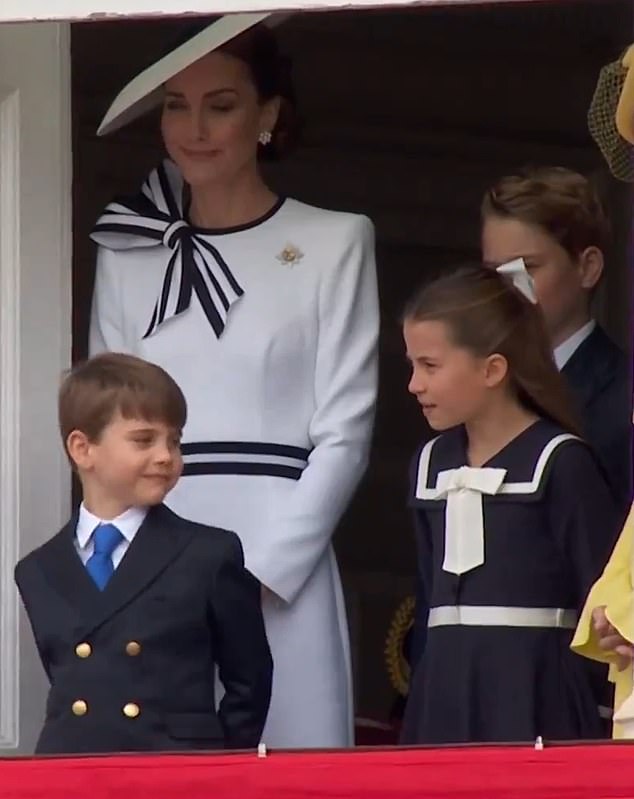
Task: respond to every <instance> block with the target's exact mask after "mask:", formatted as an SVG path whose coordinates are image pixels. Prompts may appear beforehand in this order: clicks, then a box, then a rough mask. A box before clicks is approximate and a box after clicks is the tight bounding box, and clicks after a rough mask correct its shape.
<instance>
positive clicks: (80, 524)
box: [76, 502, 147, 549]
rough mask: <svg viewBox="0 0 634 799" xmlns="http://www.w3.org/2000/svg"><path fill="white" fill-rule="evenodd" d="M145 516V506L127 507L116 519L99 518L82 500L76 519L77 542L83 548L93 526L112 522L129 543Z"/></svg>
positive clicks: (92, 530)
mask: <svg viewBox="0 0 634 799" xmlns="http://www.w3.org/2000/svg"><path fill="white" fill-rule="evenodd" d="M146 516H147V508H138V507H133V508H128V509H127V510H125V511H124V512H123V513H122V514H120V515H119V516H117V518H116V519H100V518H99V517H98V516H95V514H94V513H91V512H90V511H89V510H88V508H87V507H86V506H85V505H84V503H83V502H82V503H81V505H80V507H79V518H78V520H77V531H76V535H77V543H78V544H79V546H80V547H81V548H82V549H84V548H85V547H86V546H88V543H89V541H90V539H91V537H92V534H93V532H94V531H95V528H96V527H98V526H99V525H100V524H104V522H108V523H110V524H114V525H115V527H117V528H118V529H119V530H120V531H121V535H122V536H123V537H124V538H125V539H126V541H127V542H128V543H129V544H131V543H132V539H133V538H134V536H135V535H136V534H137V531H138V529H139V527H140V526H141V525H142V524H143V521H144V520H145V517H146Z"/></svg>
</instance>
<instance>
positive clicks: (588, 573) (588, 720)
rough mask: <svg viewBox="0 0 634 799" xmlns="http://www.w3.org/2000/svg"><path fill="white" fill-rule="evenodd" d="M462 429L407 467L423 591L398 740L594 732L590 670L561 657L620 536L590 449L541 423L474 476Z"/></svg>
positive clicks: (597, 731)
mask: <svg viewBox="0 0 634 799" xmlns="http://www.w3.org/2000/svg"><path fill="white" fill-rule="evenodd" d="M466 464H467V440H466V433H465V431H464V429H463V428H457V429H455V430H452V431H449V432H447V433H445V434H443V435H441V436H439V437H438V438H436V439H434V440H433V441H430V442H428V443H427V444H426V445H425V446H424V447H423V448H422V450H421V451H420V453H419V456H418V457H417V459H416V461H415V469H414V473H413V486H412V504H413V508H414V514H415V521H416V536H417V546H418V559H419V563H418V571H419V581H420V583H419V591H418V599H417V610H416V620H415V633H414V638H415V650H416V653H420V654H417V659H416V660H415V662H414V663H413V668H412V678H411V683H410V694H409V700H408V704H407V708H406V712H405V718H404V722H403V731H402V741H403V743H408V744H413V743H425V744H442V743H467V742H513V741H518V742H520V741H526V742H529V741H530V742H533V741H535V739H536V738H537V737H538V736H542V737H543V738H544V739H550V740H565V739H578V738H599V737H602V736H603V735H604V730H603V724H602V721H601V718H600V716H599V710H598V702H597V695H598V691H597V689H596V686H595V685H593V674H592V672H591V670H589V669H588V668H587V666H586V663H585V661H584V660H583V659H582V658H580V657H578V656H577V655H575V654H573V653H572V652H570V650H569V644H570V640H571V637H572V634H573V631H574V627H575V625H576V620H577V614H578V612H579V610H580V608H581V606H582V604H583V601H584V599H585V597H586V594H587V592H588V590H589V589H590V586H591V585H592V583H593V582H594V580H595V579H596V578H597V576H598V575H599V574H600V572H601V569H602V567H603V565H604V563H605V561H606V559H607V557H608V555H609V552H610V549H611V545H612V543H613V542H614V540H615V536H616V534H617V532H618V519H619V512H618V509H617V508H616V507H615V504H614V501H613V499H612V497H611V494H610V491H609V489H608V487H607V485H606V483H605V481H604V479H603V477H602V473H601V471H600V468H599V467H598V466H597V464H596V462H595V460H594V457H593V455H592V454H591V451H590V449H589V448H588V447H587V446H586V444H585V443H583V442H582V441H580V440H579V439H577V438H575V437H573V436H570V435H568V434H566V433H565V432H564V431H563V430H561V429H560V428H559V427H557V426H556V425H554V424H553V423H551V422H548V421H544V420H539V421H537V422H535V423H534V424H533V425H532V426H530V427H529V428H528V429H527V430H525V431H524V432H523V433H522V434H520V435H519V436H518V437H517V438H515V439H514V440H513V441H511V442H510V443H509V444H508V445H507V446H506V447H504V448H503V449H502V450H501V451H500V452H499V453H498V454H497V455H495V456H494V457H493V458H492V459H491V460H490V461H489V462H488V463H487V464H485V465H484V467H483V468H481V469H473V468H470V467H468V466H467V465H466Z"/></svg>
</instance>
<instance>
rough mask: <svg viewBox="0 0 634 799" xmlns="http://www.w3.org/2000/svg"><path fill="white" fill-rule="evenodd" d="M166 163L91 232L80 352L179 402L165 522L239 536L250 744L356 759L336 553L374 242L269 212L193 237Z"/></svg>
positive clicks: (362, 453) (365, 427)
mask: <svg viewBox="0 0 634 799" xmlns="http://www.w3.org/2000/svg"><path fill="white" fill-rule="evenodd" d="M182 195H183V192H182V181H181V178H180V175H179V173H178V171H177V170H176V167H175V166H174V165H173V164H172V163H171V162H164V163H163V164H162V165H161V166H160V167H159V168H158V170H155V171H154V172H153V173H152V175H150V177H149V178H148V180H147V181H146V183H145V184H144V187H143V190H142V194H141V195H139V196H138V197H136V198H128V199H127V200H122V201H115V202H114V203H112V204H111V205H110V206H108V208H107V209H106V211H105V212H104V215H103V216H102V217H101V219H100V220H99V222H98V224H97V226H96V228H95V230H94V232H93V238H94V239H95V240H96V241H97V243H98V244H99V245H100V246H99V251H98V261H97V275H96V283H95V291H94V299H93V308H92V319H91V331H90V351H91V354H95V353H97V352H101V351H104V350H110V351H119V352H128V353H133V354H135V355H138V356H140V357H142V358H145V359H147V360H149V361H152V362H154V363H157V364H159V365H161V366H162V367H163V368H165V369H166V370H167V371H168V372H169V373H170V374H171V375H172V376H173V377H174V378H175V380H176V381H177V382H178V383H179V385H180V386H181V388H182V390H183V392H184V394H185V397H186V399H187V402H188V410H189V416H188V421H187V425H186V428H185V430H184V435H183V456H184V463H185V467H184V476H183V477H182V478H181V480H180V482H179V483H178V485H177V486H176V487H175V488H174V490H173V491H172V492H171V493H170V494H169V496H168V497H167V500H166V501H167V504H168V505H169V506H170V507H171V508H172V509H173V510H174V511H176V512H177V513H179V514H181V515H183V516H185V517H187V518H190V519H193V520H195V521H199V522H203V523H205V524H211V525H216V526H220V527H225V528H228V529H230V530H234V531H235V532H236V533H237V534H238V535H239V536H240V539H241V541H242V544H243V547H244V551H245V560H246V565H247V568H248V569H249V570H250V571H251V572H252V573H253V574H254V575H255V576H256V577H257V578H258V579H259V580H260V581H261V582H262V584H263V585H264V586H266V587H267V588H268V589H269V590H270V594H268V595H267V596H266V598H265V599H264V600H263V610H264V617H265V622H266V629H267V634H268V637H269V642H270V646H271V650H272V653H273V661H274V678H273V696H272V701H271V708H270V711H269V716H268V720H267V724H266V727H265V730H264V734H263V741H264V742H265V743H266V744H267V746H270V747H290V748H294V747H301V748H304V747H343V746H348V745H351V744H352V743H353V696H352V685H351V670H350V652H349V639H348V629H347V622H346V613H345V607H344V600H343V593H342V588H341V582H340V578H339V572H338V568H337V563H336V560H335V555H334V552H333V548H332V545H331V537H332V534H333V532H334V530H335V527H336V525H337V523H338V521H339V519H340V518H341V515H342V513H343V512H344V510H345V509H346V507H347V505H348V503H349V501H350V499H351V497H352V494H353V492H354V490H355V488H356V486H357V484H358V482H359V480H360V478H361V476H362V474H363V472H364V470H365V467H366V464H367V460H368V450H369V446H370V437H371V431H372V425H373V417H374V407H375V401H376V388H377V339H378V327H379V314H378V301H377V287H376V270H375V261H374V233H373V227H372V223H371V222H370V221H369V220H368V219H367V218H366V217H363V216H358V215H354V214H349V213H338V212H333V211H327V210H322V209H319V208H315V207H311V206H308V205H305V204H303V203H300V202H298V201H296V200H292V199H281V200H280V201H279V202H278V203H277V204H276V206H275V207H274V208H273V209H272V210H271V211H270V212H269V213H268V214H267V215H266V216H264V217H262V218H261V219H259V220H257V221H255V222H253V223H251V224H249V225H244V226H241V227H238V228H231V229H224V230H202V229H199V228H194V227H192V226H190V225H189V224H188V223H187V222H186V220H185V216H184V214H183V211H182V205H181V198H182Z"/></svg>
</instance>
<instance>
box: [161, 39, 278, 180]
mask: <svg viewBox="0 0 634 799" xmlns="http://www.w3.org/2000/svg"><path fill="white" fill-rule="evenodd" d="M278 107H279V101H278V100H277V98H275V99H273V100H268V101H261V100H260V98H259V97H258V93H257V90H256V88H255V85H254V83H253V80H252V77H251V73H250V70H249V67H248V66H247V64H245V63H244V61H241V60H240V59H238V58H235V57H234V56H231V55H228V54H226V53H222V52H214V53H209V54H208V55H206V56H203V58H201V59H200V60H199V61H196V62H195V63H194V64H192V65H191V66H189V67H187V68H186V69H184V70H183V71H182V72H180V73H179V74H178V75H176V76H174V77H173V78H170V80H168V81H167V83H166V84H165V98H164V101H163V113H162V118H161V132H162V135H163V141H164V143H165V148H166V149H167V152H168V155H169V156H170V158H171V159H172V160H173V161H174V162H175V163H176V164H177V166H178V167H179V168H180V170H181V172H182V174H183V177H184V179H185V181H186V182H187V183H189V185H190V186H192V187H195V186H201V185H205V184H210V183H217V182H220V183H229V182H231V181H232V180H234V179H235V178H237V177H238V176H240V174H241V173H244V172H245V171H249V170H255V168H256V156H257V146H258V138H259V136H260V134H261V133H262V132H263V131H272V130H273V127H274V126H275V122H276V119H277V113H278Z"/></svg>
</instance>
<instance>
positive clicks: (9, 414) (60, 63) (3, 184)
mask: <svg viewBox="0 0 634 799" xmlns="http://www.w3.org/2000/svg"><path fill="white" fill-rule="evenodd" d="M0 2H2V3H5V2H7V0H0ZM3 7H4V6H3ZM69 34H70V31H69V26H68V25H67V24H61V25H60V24H54V23H48V24H43V23H32V24H18V25H11V26H9V25H0V753H2V752H5V753H7V754H9V753H11V752H15V751H16V750H17V751H25V752H28V751H30V749H31V747H32V745H33V743H34V739H35V735H36V733H37V730H38V727H39V725H40V721H41V718H42V714H43V710H44V696H45V681H44V672H43V670H42V668H41V666H40V664H39V662H38V659H37V655H36V653H35V648H34V645H33V642H32V636H31V633H30V630H29V629H28V628H27V625H26V622H25V618H24V616H23V614H21V613H20V611H19V605H18V598H17V592H16V589H15V587H14V584H13V569H14V566H15V563H16V560H17V559H18V557H19V556H20V555H22V554H25V553H26V552H27V551H29V550H31V549H33V548H35V547H36V546H38V545H39V544H41V543H42V542H43V541H44V540H45V539H46V538H49V537H50V536H51V535H52V534H53V533H54V532H56V531H57V530H58V529H59V527H60V526H61V524H62V522H63V521H64V520H65V519H66V518H67V517H68V514H69V509H70V480H69V470H68V466H67V464H66V463H65V458H64V455H63V452H62V448H61V446H60V443H59V436H58V433H57V421H56V394H57V388H58V385H59V379H60V373H61V371H62V370H63V369H65V368H67V367H68V365H69V363H70V354H71V349H70V344H71V255H72V253H71V157H70V156H71V132H70V35H69ZM1 792H2V789H1V787H0V793H1Z"/></svg>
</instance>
